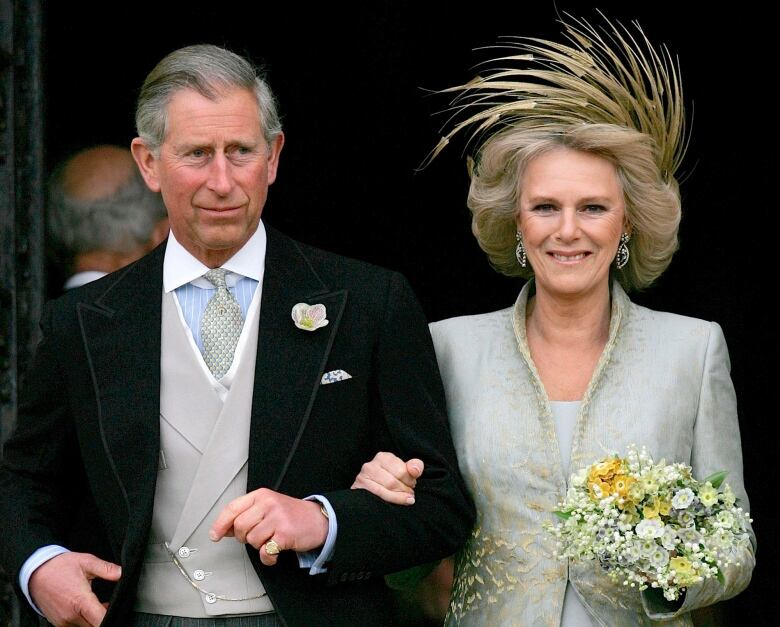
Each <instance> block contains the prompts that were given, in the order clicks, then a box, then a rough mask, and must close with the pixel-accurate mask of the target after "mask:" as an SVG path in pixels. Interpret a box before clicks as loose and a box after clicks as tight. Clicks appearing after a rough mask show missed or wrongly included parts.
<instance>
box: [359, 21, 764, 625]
mask: <svg viewBox="0 0 780 627" xmlns="http://www.w3.org/2000/svg"><path fill="white" fill-rule="evenodd" d="M565 26H566V29H567V33H568V38H569V44H568V45H565V46H564V45H561V44H557V43H553V42H546V41H540V40H527V41H525V40H523V41H520V42H519V43H517V44H516V46H517V48H519V50H518V51H517V53H516V55H515V56H512V57H505V58H504V59H502V65H504V66H506V65H507V64H508V63H509V61H510V60H522V61H525V62H527V63H528V65H526V66H524V67H523V68H521V69H519V70H511V69H506V68H505V67H503V68H501V69H499V70H497V71H496V72H494V73H493V74H492V75H489V76H488V77H487V78H483V79H476V80H475V81H472V82H471V83H469V84H468V85H465V86H462V87H460V88H456V90H460V91H462V92H464V93H465V99H463V98H462V99H461V100H459V101H456V102H458V103H459V104H460V105H461V106H462V107H463V108H464V109H465V110H466V111H467V113H468V112H470V111H471V110H473V109H472V108H473V107H476V108H480V109H481V110H479V112H477V113H474V114H472V115H471V116H470V117H469V118H468V119H467V120H465V121H464V122H462V123H461V124H458V125H457V126H455V127H454V129H453V130H452V131H451V132H450V133H449V134H448V135H447V136H446V137H445V138H444V139H443V140H442V143H441V144H440V146H439V147H438V148H437V151H438V150H440V149H441V148H442V147H443V146H444V145H445V144H446V143H447V141H448V140H449V139H450V137H452V135H454V134H455V133H457V132H458V131H459V130H461V129H462V128H464V127H465V126H468V125H474V124H476V125H477V129H476V133H477V134H478V136H479V137H480V138H483V137H484V136H485V134H487V139H486V140H485V141H484V142H483V143H482V145H481V147H480V148H479V150H478V152H477V157H476V160H475V162H474V165H473V168H472V171H471V189H470V192H469V208H470V209H471V211H472V213H473V231H474V234H475V235H476V237H477V239H478V241H479V244H480V246H481V247H482V248H483V250H485V252H486V253H487V254H488V257H489V258H490V261H491V263H492V264H493V265H494V267H495V268H496V269H498V270H499V271H501V272H503V273H505V274H508V275H510V276H524V277H527V278H529V281H528V282H527V283H526V285H525V286H524V287H523V289H522V291H521V292H520V295H519V297H518V299H517V302H516V303H515V305H514V306H513V307H511V308H509V309H505V310H502V311H497V312H493V313H488V314H484V315H478V316H468V317H462V318H454V319H450V320H444V321H442V322H438V323H435V324H433V325H431V334H432V336H433V340H434V344H435V347H436V354H437V357H438V361H439V366H440V369H441V373H442V377H443V380H444V382H445V388H446V393H447V402H448V406H449V411H450V422H451V429H452V436H453V440H454V442H455V446H456V451H457V454H458V458H459V462H460V468H461V472H462V474H463V475H464V477H465V478H466V482H467V484H468V486H469V488H470V490H471V494H472V496H473V498H474V501H475V504H476V506H477V510H478V521H477V525H476V526H475V528H474V530H473V533H472V535H471V538H470V540H469V541H468V542H467V544H466V546H465V547H464V548H463V550H462V551H461V552H460V554H459V555H458V556H457V559H456V573H455V583H454V587H453V592H452V599H451V603H450V610H449V613H448V617H447V624H448V625H489V626H493V625H558V624H561V625H566V626H569V625H582V624H598V625H639V624H652V623H653V622H654V621H655V620H669V621H670V622H669V623H668V624H672V625H689V624H691V620H690V615H689V612H690V610H692V609H695V608H697V607H702V606H705V605H709V604H711V603H714V602H716V601H719V600H722V599H725V598H728V597H730V596H733V595H735V594H737V593H739V592H740V591H741V590H743V589H744V588H745V587H746V586H747V584H748V582H749V580H750V574H751V571H752V568H753V565H754V557H753V547H751V548H749V549H745V550H744V551H743V553H744V554H743V555H741V556H740V559H739V560H737V561H738V562H739V564H738V565H732V566H729V567H727V568H726V569H725V571H724V573H723V574H724V577H725V584H724V585H721V584H720V583H719V582H718V581H717V580H716V579H709V580H705V581H704V582H703V583H701V584H697V585H695V586H691V587H690V588H689V589H688V590H687V593H686V595H685V597H684V599H683V600H682V602H678V603H676V604H670V603H665V602H658V601H654V600H653V598H651V597H650V596H648V595H646V594H645V593H642V594H640V593H639V592H637V591H636V589H633V588H629V587H623V586H620V585H618V584H613V583H612V582H611V581H610V579H609V578H608V577H607V576H606V575H605V574H604V572H603V571H602V570H601V568H600V566H599V565H598V564H597V563H593V562H586V563H582V562H574V561H571V562H569V563H568V564H567V563H566V562H562V561H560V560H557V559H556V558H555V557H554V556H553V551H554V546H553V545H554V542H553V540H552V539H551V537H550V536H549V535H548V534H547V533H546V532H544V531H543V528H542V525H543V523H544V522H545V521H551V520H552V516H551V512H552V511H553V510H554V509H556V506H557V504H558V503H559V502H560V501H561V500H562V499H563V498H564V496H565V494H566V490H567V477H568V476H569V474H570V472H573V471H576V470H578V469H579V468H582V467H585V466H587V465H589V464H591V463H593V462H594V461H596V460H597V459H599V458H602V457H603V456H604V455H605V454H607V453H609V452H613V451H617V452H620V453H625V451H626V449H627V447H628V445H629V444H632V443H635V444H637V445H640V446H646V447H647V449H648V451H649V452H650V453H651V454H652V455H653V457H654V458H655V459H656V460H660V459H661V458H665V459H666V460H668V461H679V462H685V463H688V464H690V465H691V466H692V468H693V472H694V476H696V477H698V478H703V477H705V476H707V475H709V474H711V473H712V472H715V471H719V470H728V472H729V474H728V482H729V483H730V485H731V486H732V488H733V489H734V491H735V493H736V494H737V495H738V496H739V498H740V499H741V505H742V506H743V508H744V509H746V510H747V508H748V502H747V496H746V494H745V491H744V486H743V482H742V453H741V449H740V439H739V429H738V424H737V414H736V400H735V396H734V389H733V385H732V383H731V379H730V376H729V361H728V353H727V350H726V345H725V341H724V338H723V334H722V332H721V329H720V327H719V326H718V325H717V324H716V323H710V322H704V321H701V320H696V319H692V318H686V317H682V316H677V315H673V314H667V313H659V312H655V311H650V310H648V309H645V308H644V307H640V306H637V305H635V304H633V303H632V302H631V301H630V300H629V298H628V296H627V295H626V291H630V290H632V289H640V288H644V287H646V286H648V285H650V284H651V283H652V282H653V280H655V279H656V278H657V277H658V276H659V275H660V274H661V273H662V272H663V271H664V270H665V269H666V267H667V266H668V265H669V263H670V261H671V257H672V254H673V253H674V251H675V250H676V248H677V229H678V225H679V219H680V196H679V191H678V185H677V182H676V180H675V178H674V172H675V170H676V169H677V166H678V165H679V163H680V161H681V159H682V154H683V151H684V141H683V139H684V131H683V128H684V114H683V109H682V104H681V103H682V92H681V88H680V84H679V81H678V78H677V72H676V68H675V67H674V64H673V63H672V62H671V59H670V56H669V54H668V52H666V51H665V50H663V51H660V52H657V51H655V50H653V49H652V47H650V45H649V44H648V42H647V40H646V39H644V36H643V35H642V34H641V31H639V32H638V33H633V32H630V31H629V30H628V29H624V28H623V27H620V26H618V27H614V26H612V25H611V24H609V22H607V27H606V28H604V29H603V31H602V30H596V29H594V28H592V27H591V26H590V25H588V24H587V23H579V22H577V23H574V24H565ZM637 42H641V44H639V43H637ZM613 47H614V50H613ZM531 81H533V82H531ZM484 103H488V105H487V106H485V105H484ZM434 154H435V153H434ZM407 468H408V470H407ZM420 469H421V465H420V462H419V460H414V461H412V462H410V463H409V464H407V465H404V464H403V462H402V461H401V460H399V459H398V458H396V457H394V456H391V455H389V454H380V455H379V456H377V458H375V460H374V461H373V462H371V463H369V464H366V466H364V468H363V471H362V472H361V474H360V476H359V477H358V478H357V480H356V483H355V486H354V487H362V488H366V489H369V490H371V491H373V492H374V493H375V494H377V495H379V496H381V497H382V498H385V499H386V500H393V501H394V502H400V503H404V502H406V499H407V498H408V497H409V495H410V494H411V492H412V490H411V488H410V487H407V486H413V483H414V477H415V476H417V475H418V474H419V470H420Z"/></svg>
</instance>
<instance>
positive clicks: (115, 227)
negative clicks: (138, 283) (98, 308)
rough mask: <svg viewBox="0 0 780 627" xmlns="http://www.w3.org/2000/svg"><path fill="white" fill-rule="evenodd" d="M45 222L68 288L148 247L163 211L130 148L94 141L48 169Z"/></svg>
mask: <svg viewBox="0 0 780 627" xmlns="http://www.w3.org/2000/svg"><path fill="white" fill-rule="evenodd" d="M46 227H47V232H48V235H49V237H50V240H51V243H52V245H53V247H54V256H55V258H56V259H57V260H58V264H59V265H61V266H62V267H63V268H64V269H66V270H67V277H68V278H67V281H66V282H65V285H64V289H66V290H68V289H72V288H74V287H79V286H81V285H84V284H85V283H88V282H90V281H94V280H95V279H99V278H100V277H102V276H105V275H106V274H108V273H110V272H114V271H115V270H118V269H119V268H122V267H124V266H126V265H127V264H129V263H131V262H133V261H136V260H137V259H140V258H141V257H143V256H144V255H145V254H146V253H148V252H150V251H151V250H152V249H153V248H155V247H156V246H157V245H159V244H160V243H161V242H162V241H163V240H164V239H165V238H166V237H167V235H168V214H167V213H166V211H165V205H164V204H163V201H162V198H161V197H160V194H159V193H155V192H152V191H151V190H150V189H149V188H148V187H147V186H146V184H145V183H144V181H143V179H142V178H141V175H140V174H139V172H138V168H137V167H136V165H135V161H134V160H133V155H132V154H131V153H130V151H129V150H128V149H126V148H120V147H119V146H111V145H100V146H93V147H91V148H85V149H84V150H81V151H79V152H77V153H76V154H74V155H72V156H71V157H69V158H68V159H67V160H65V161H64V162H63V163H62V164H60V165H59V166H58V167H57V168H56V169H55V170H54V173H53V174H52V177H51V180H50V183H49V199H48V205H47V212H46Z"/></svg>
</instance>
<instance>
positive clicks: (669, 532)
mask: <svg viewBox="0 0 780 627" xmlns="http://www.w3.org/2000/svg"><path fill="white" fill-rule="evenodd" d="M661 544H662V545H663V547H664V548H665V549H666V550H667V551H671V550H672V549H674V547H675V546H677V534H676V533H675V532H674V529H672V528H671V527H667V528H666V529H664V534H663V535H662V536H661Z"/></svg>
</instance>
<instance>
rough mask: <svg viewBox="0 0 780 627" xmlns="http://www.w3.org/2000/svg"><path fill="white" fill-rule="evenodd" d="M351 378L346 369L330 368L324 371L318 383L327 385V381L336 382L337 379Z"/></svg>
mask: <svg viewBox="0 0 780 627" xmlns="http://www.w3.org/2000/svg"><path fill="white" fill-rule="evenodd" d="M351 378H352V375H351V374H349V373H348V372H347V371H346V370H331V371H330V372H326V373H325V374H324V375H322V380H321V381H320V383H321V384H322V385H328V383H338V382H339V381H344V380H346V379H351Z"/></svg>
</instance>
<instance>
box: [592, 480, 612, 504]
mask: <svg viewBox="0 0 780 627" xmlns="http://www.w3.org/2000/svg"><path fill="white" fill-rule="evenodd" d="M588 488H589V490H590V496H591V498H593V499H596V500H597V501H600V500H601V499H603V498H606V497H608V496H609V495H610V494H612V486H611V485H610V484H608V483H604V482H603V481H600V480H599V479H595V480H593V481H588Z"/></svg>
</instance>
